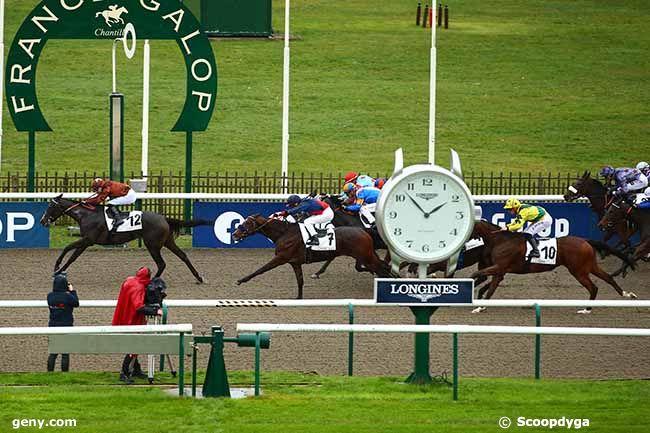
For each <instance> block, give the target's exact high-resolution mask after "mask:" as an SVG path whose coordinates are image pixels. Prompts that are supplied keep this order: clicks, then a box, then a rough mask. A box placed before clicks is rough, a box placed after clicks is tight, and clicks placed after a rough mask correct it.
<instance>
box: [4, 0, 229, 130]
mask: <svg viewBox="0 0 650 433" xmlns="http://www.w3.org/2000/svg"><path fill="white" fill-rule="evenodd" d="M127 23H132V24H133V26H134V27H135V30H136V34H137V37H138V39H168V40H176V42H177V43H178V46H179V48H180V50H181V53H182V55H183V58H184V60H185V67H186V70H187V93H186V97H185V104H184V106H183V109H182V111H181V114H180V116H179V118H178V120H177V121H176V124H175V125H174V126H173V128H172V131H186V132H190V133H191V132H192V131H204V130H205V129H206V128H207V127H208V123H209V122H210V118H211V117H212V112H213V110H214V106H215V101H216V95H217V66H216V63H215V59H214V53H213V52H212V47H211V46H210V42H209V41H208V38H207V37H206V36H205V34H204V33H203V32H202V31H201V26H200V24H199V22H198V21H197V19H196V18H195V17H194V15H193V14H192V13H191V12H190V11H189V10H188V9H187V8H186V7H185V6H184V5H183V4H182V3H181V2H180V1H179V0H158V1H156V0H43V1H42V2H41V3H39V4H38V5H37V6H36V7H35V8H34V10H33V11H32V12H31V13H30V14H29V15H28V16H27V18H26V19H25V20H24V21H23V23H22V25H21V26H20V28H19V29H18V32H17V33H16V36H15V38H14V40H13V43H12V45H11V48H10V49H9V55H8V57H7V66H6V70H5V77H6V78H5V91H6V99H7V104H8V107H9V113H10V114H11V117H12V119H13V122H14V125H15V126H16V129H17V130H18V131H28V132H36V131H51V130H52V129H51V128H50V126H49V124H48V123H47V120H46V119H45V116H44V115H43V113H42V112H41V109H40V106H39V103H38V98H37V95H36V70H37V66H38V60H39V57H40V54H41V52H42V51H43V49H44V47H45V44H46V43H47V41H48V40H49V39H91V40H94V39H115V38H120V37H122V36H123V33H124V26H125V25H126V24H127Z"/></svg>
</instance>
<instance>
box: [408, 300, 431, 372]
mask: <svg viewBox="0 0 650 433" xmlns="http://www.w3.org/2000/svg"><path fill="white" fill-rule="evenodd" d="M409 308H410V309H411V311H412V312H413V315H415V324H416V325H428V324H429V323H430V321H431V315H432V314H433V313H434V312H435V311H436V310H437V309H438V307H409ZM432 381H433V379H432V378H431V374H430V373H429V333H427V332H417V333H416V334H415V369H414V371H413V373H411V374H410V375H409V377H408V378H406V383H411V384H416V385H423V384H427V383H431V382H432Z"/></svg>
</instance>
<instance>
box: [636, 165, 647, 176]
mask: <svg viewBox="0 0 650 433" xmlns="http://www.w3.org/2000/svg"><path fill="white" fill-rule="evenodd" d="M636 169H637V170H639V171H640V172H641V173H643V174H644V175H645V177H648V178H650V164H648V163H647V162H645V161H641V162H639V163H638V164H637V165H636Z"/></svg>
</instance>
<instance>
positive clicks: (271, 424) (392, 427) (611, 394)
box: [0, 372, 650, 433]
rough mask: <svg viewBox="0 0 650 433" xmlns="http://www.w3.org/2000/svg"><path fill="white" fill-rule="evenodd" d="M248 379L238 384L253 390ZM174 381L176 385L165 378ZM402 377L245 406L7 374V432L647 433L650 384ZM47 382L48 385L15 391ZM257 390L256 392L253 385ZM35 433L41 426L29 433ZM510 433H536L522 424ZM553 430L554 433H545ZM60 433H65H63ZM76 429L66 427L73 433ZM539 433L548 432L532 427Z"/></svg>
mask: <svg viewBox="0 0 650 433" xmlns="http://www.w3.org/2000/svg"><path fill="white" fill-rule="evenodd" d="M251 379H252V378H251V374H250V373H249V372H234V373H233V374H231V384H232V383H240V384H242V383H243V384H250V382H251ZM162 381H163V382H167V383H169V381H170V378H169V377H168V376H166V375H163V376H162ZM402 381H403V378H395V377H385V378H373V377H364V378H361V377H353V378H347V377H323V376H318V375H313V374H300V373H288V372H284V373H282V372H278V373H266V374H264V376H263V379H262V385H263V392H264V395H263V396H261V397H258V398H248V399H244V400H225V399H205V400H196V401H194V400H192V399H190V398H183V399H178V398H176V397H171V396H168V395H165V394H164V393H163V392H162V391H161V390H160V389H157V388H155V387H148V386H146V387H126V386H110V385H112V384H115V383H116V374H114V373H112V374H108V373H71V374H67V375H65V374H61V373H55V374H43V373H29V374H10V373H4V374H0V383H2V384H3V386H0V426H1V427H0V428H1V429H2V431H9V430H10V429H11V422H12V420H13V419H21V418H46V419H50V418H63V419H67V418H73V419H76V420H77V426H76V427H75V428H74V431H79V432H101V433H112V432H123V431H125V428H128V429H129V431H138V432H139V431H151V432H206V431H210V432H260V431H265V432H293V431H295V432H337V433H341V432H355V433H357V432H368V433H377V432H407V431H408V432H438V431H440V432H449V431H451V432H468V431H472V432H493V431H500V430H501V429H500V428H499V427H498V426H497V421H498V420H499V418H500V417H502V416H508V417H510V418H511V419H512V420H513V421H514V422H515V423H516V420H517V418H518V417H526V418H561V417H565V418H568V419H585V418H586V419H589V427H588V428H587V430H588V431H595V432H645V431H647V417H648V415H650V413H649V412H650V410H649V409H648V408H647V402H648V398H649V397H650V382H647V381H635V380H628V381H585V380H551V379H544V380H541V381H534V380H528V379H469V378H467V379H461V386H460V400H459V401H457V402H454V401H452V400H451V389H450V388H449V387H448V386H445V385H431V386H411V385H405V384H404V383H402ZM9 384H12V385H15V384H23V385H24V384H43V385H45V387H27V386H16V387H14V386H7V385H9ZM249 386H250V385H249ZM23 430H26V431H35V429H32V430H30V429H23ZM510 430H511V431H531V429H530V428H519V427H516V426H513V427H511V428H510ZM543 430H545V429H543ZM54 431H56V430H54ZM66 431H67V430H66ZM533 431H539V430H538V429H533Z"/></svg>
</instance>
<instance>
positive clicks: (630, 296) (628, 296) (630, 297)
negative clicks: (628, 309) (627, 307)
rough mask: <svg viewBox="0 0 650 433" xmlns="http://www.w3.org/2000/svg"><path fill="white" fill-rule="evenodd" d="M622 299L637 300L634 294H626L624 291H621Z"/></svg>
mask: <svg viewBox="0 0 650 433" xmlns="http://www.w3.org/2000/svg"><path fill="white" fill-rule="evenodd" d="M623 297H624V298H629V299H638V297H637V296H636V293H634V292H626V291H625V290H623Z"/></svg>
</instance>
